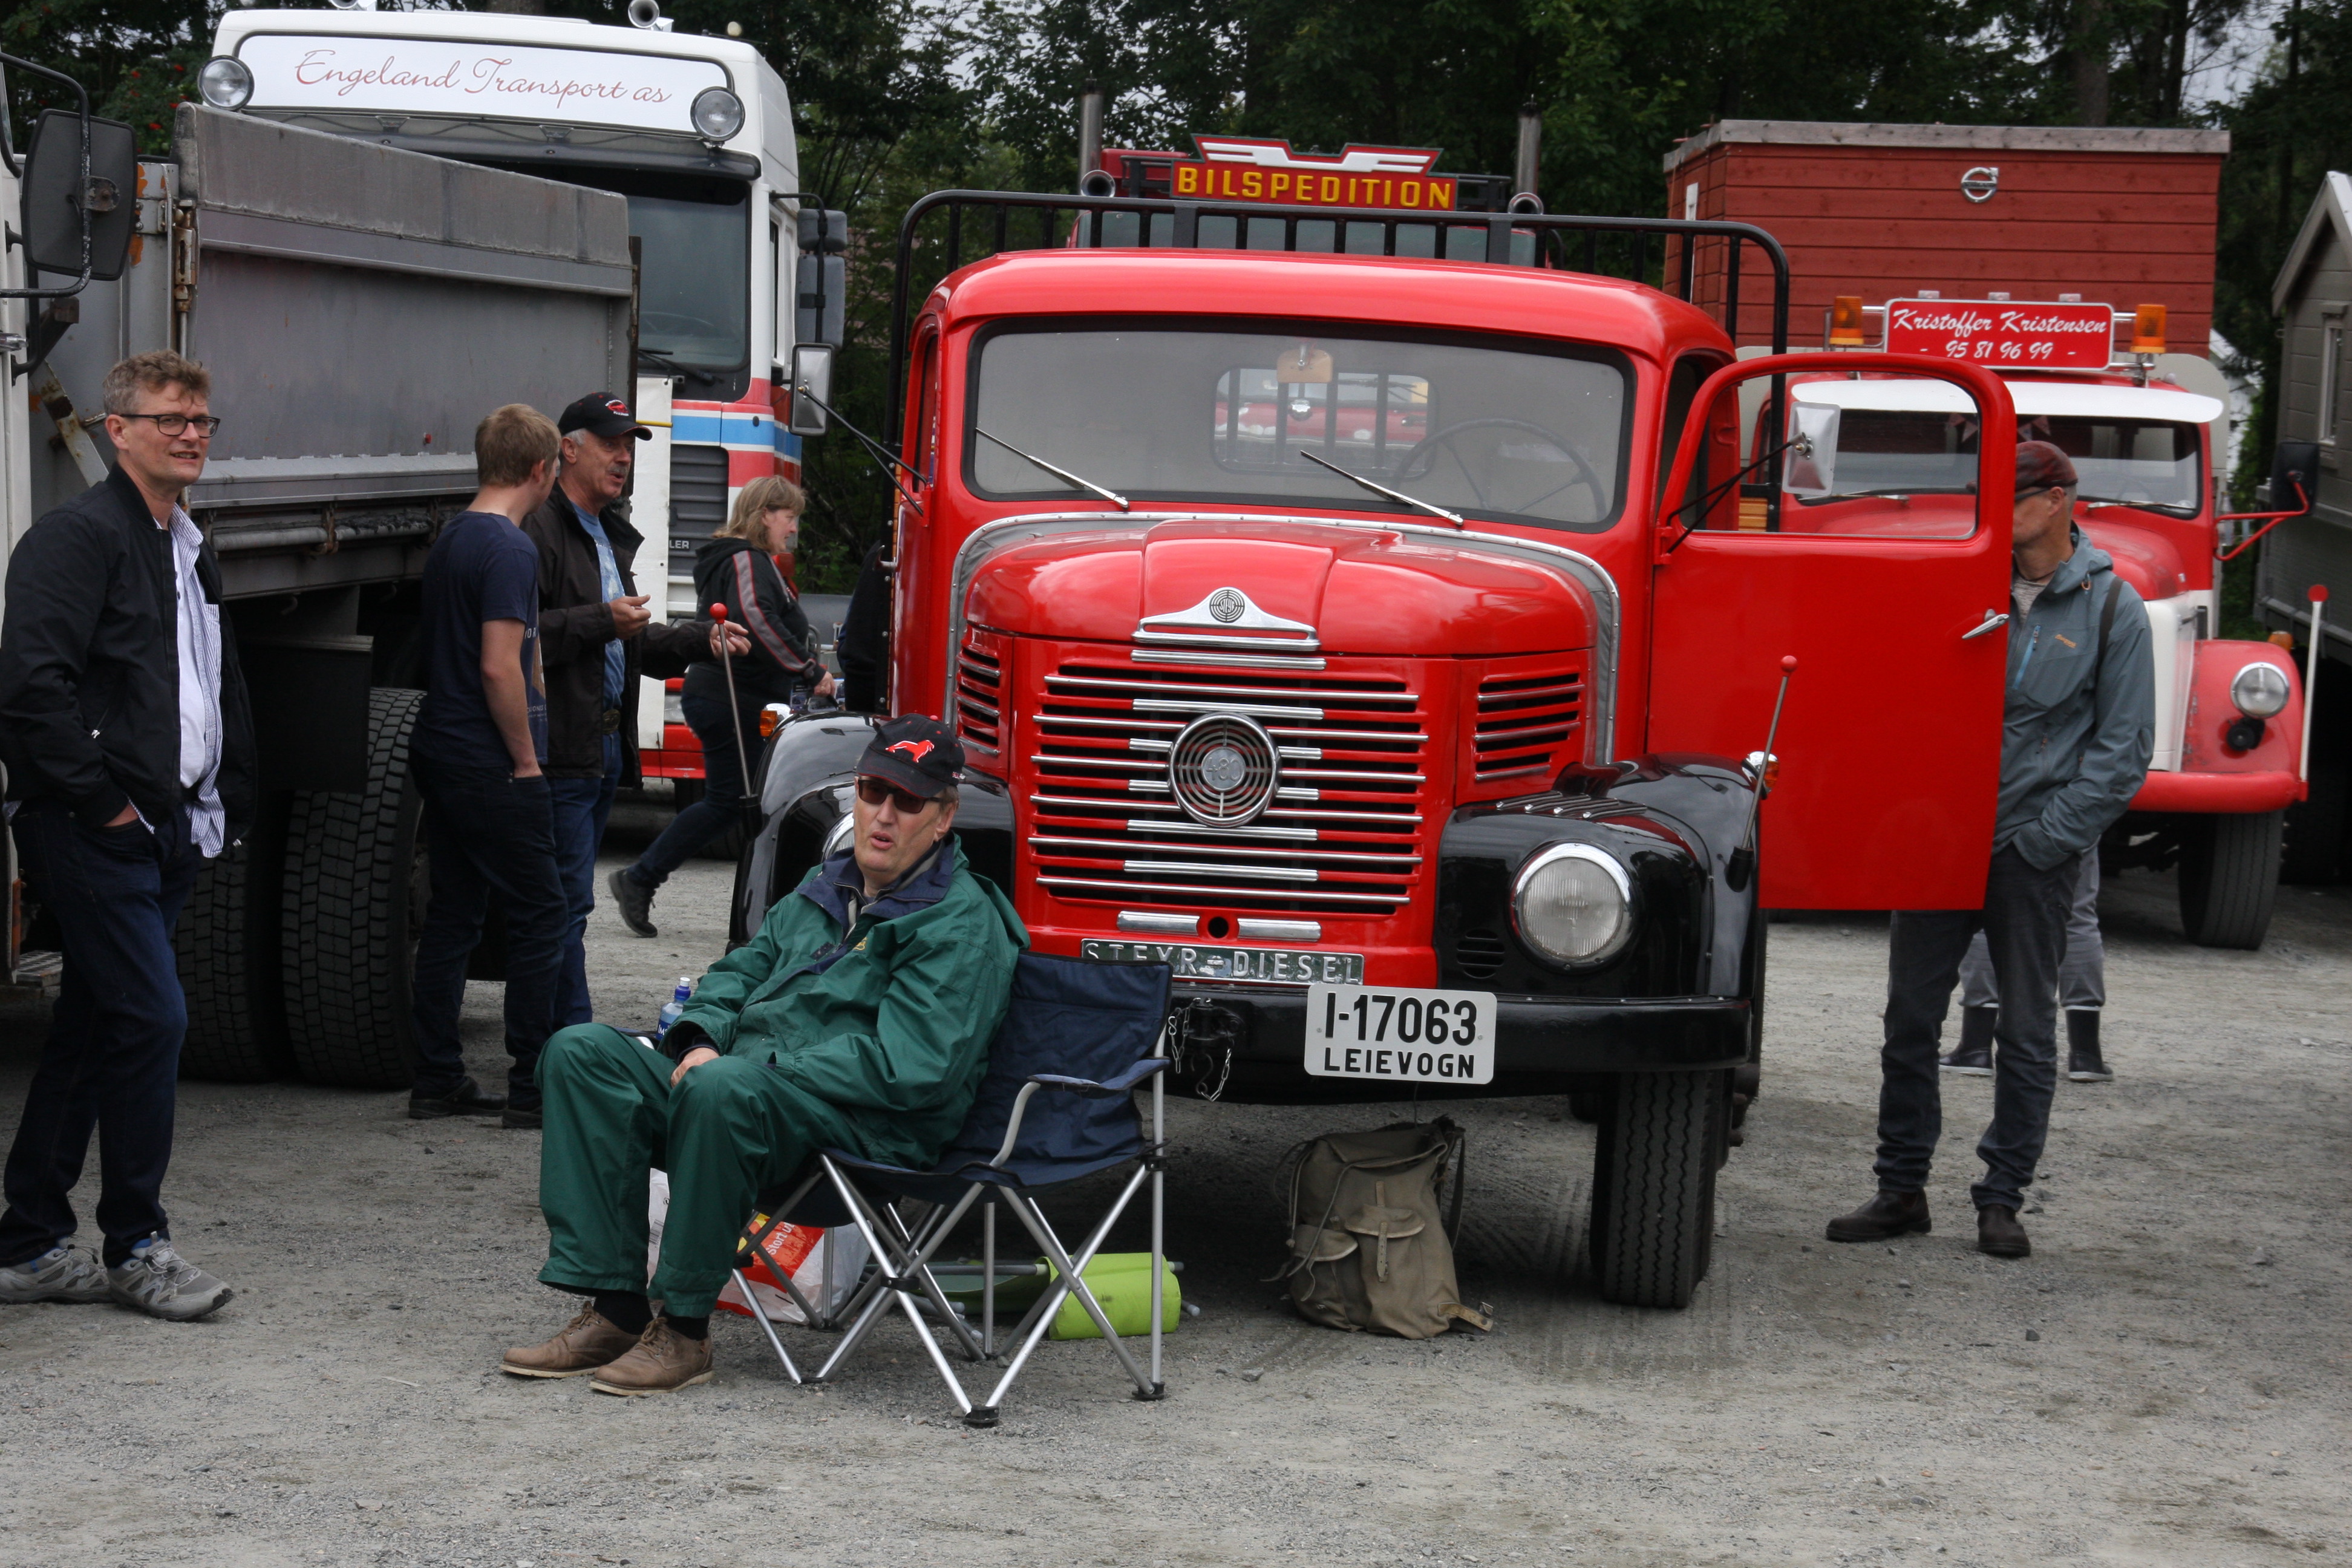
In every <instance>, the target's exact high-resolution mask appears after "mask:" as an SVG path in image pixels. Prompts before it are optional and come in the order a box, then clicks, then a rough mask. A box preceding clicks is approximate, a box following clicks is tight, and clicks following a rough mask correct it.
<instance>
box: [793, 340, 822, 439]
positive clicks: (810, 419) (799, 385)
mask: <svg viewBox="0 0 2352 1568" xmlns="http://www.w3.org/2000/svg"><path fill="white" fill-rule="evenodd" d="M792 394H793V418H792V423H791V424H790V425H789V426H786V428H787V429H789V430H791V431H792V433H793V435H795V436H822V435H824V431H825V424H826V420H825V412H824V405H828V404H830V403H832V402H833V345H832V344H831V343H796V344H794V345H793V384H792Z"/></svg>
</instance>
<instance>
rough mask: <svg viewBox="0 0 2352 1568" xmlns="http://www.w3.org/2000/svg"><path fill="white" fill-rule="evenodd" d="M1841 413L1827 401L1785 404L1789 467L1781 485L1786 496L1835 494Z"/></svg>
mask: <svg viewBox="0 0 2352 1568" xmlns="http://www.w3.org/2000/svg"><path fill="white" fill-rule="evenodd" d="M1843 412H1844V411H1843V409H1841V408H1839V407H1838V406H1837V405H1835V404H1830V403H1805V402H1794V403H1791V404H1790V405H1789V453H1788V465H1789V466H1788V470H1787V474H1786V477H1785V478H1783V479H1782V480H1781V486H1782V488H1783V489H1786V490H1788V492H1789V493H1790V495H1798V496H1816V497H1817V496H1826V495H1834V494H1836V493H1837V450H1838V423H1839V419H1840V416H1842V415H1843Z"/></svg>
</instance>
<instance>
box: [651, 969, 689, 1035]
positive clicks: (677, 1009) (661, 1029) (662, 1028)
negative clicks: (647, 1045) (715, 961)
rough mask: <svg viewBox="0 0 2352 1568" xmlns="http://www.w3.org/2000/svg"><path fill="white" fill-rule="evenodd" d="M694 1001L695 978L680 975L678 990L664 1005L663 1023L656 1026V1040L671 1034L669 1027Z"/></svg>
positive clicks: (671, 994) (672, 993)
mask: <svg viewBox="0 0 2352 1568" xmlns="http://www.w3.org/2000/svg"><path fill="white" fill-rule="evenodd" d="M693 999H694V976H692V975H690V974H681V975H679V976H678V977H677V990H675V991H673V992H671V993H670V994H669V1000H668V1001H667V1002H665V1003H663V1004H662V1010H661V1022H660V1023H658V1024H656V1026H654V1037H655V1038H656V1039H659V1038H660V1037H662V1036H664V1035H667V1034H668V1033H669V1026H671V1025H672V1024H675V1023H677V1017H678V1015H679V1014H681V1013H683V1012H685V1011H686V1005H687V1004H688V1002H690V1001H692V1000H693Z"/></svg>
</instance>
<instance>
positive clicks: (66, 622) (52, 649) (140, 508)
mask: <svg viewBox="0 0 2352 1568" xmlns="http://www.w3.org/2000/svg"><path fill="white" fill-rule="evenodd" d="M196 574H197V576H198V577H199V578H200V579H201V580H202V582H203V583H204V585H205V597H206V598H207V599H210V600H211V601H212V602H213V603H214V604H215V605H217V604H219V603H220V594H221V578H220V562H219V560H218V558H217V557H215V555H214V553H213V548H212V544H211V542H209V541H207V542H206V543H205V548H204V552H203V553H202V554H201V555H199V556H198V557H197V558H196ZM220 641H221V761H220V774H219V779H218V788H219V790H220V799H221V808H222V811H223V813H224V815H225V816H226V817H227V825H226V830H227V836H228V837H227V841H228V842H229V843H231V844H234V843H236V841H237V840H238V839H239V838H241V837H244V836H245V833H246V830H247V828H249V827H251V826H253V810H254V796H255V793H256V766H255V762H254V751H253V711H252V709H251V707H250V705H249V704H248V702H247V698H246V690H245V676H244V674H243V672H242V671H241V670H240V669H239V668H238V666H237V659H236V628H235V627H233V626H231V625H230V624H229V618H228V616H226V615H223V616H221V620H220ZM179 655H180V644H179V590H178V588H177V586H176V584H175V574H174V571H173V561H172V536H171V534H170V533H169V532H167V531H164V530H163V529H160V528H157V527H156V526H155V519H154V517H153V516H152V514H151V513H150V512H149V511H148V510H147V501H146V499H145V498H144V497H142V495H141V494H140V493H139V487H138V486H136V485H134V484H132V483H131V478H130V476H129V475H127V474H125V473H124V472H123V471H122V470H121V468H110V469H109V470H108V471H107V476H106V478H105V479H103V480H102V481H100V483H98V484H96V485H93V486H91V487H90V488H89V489H86V490H84V491H82V493H81V494H79V495H78V496H76V497H74V499H73V500H69V501H68V502H66V503H65V504H64V505H63V506H61V507H58V509H57V510H54V511H52V512H50V513H49V514H48V515H47V517H44V518H42V519H41V521H38V522H37V523H35V524H34V525H33V527H32V529H31V531H28V532H27V533H26V535H25V537H24V539H23V541H22V542H20V543H18V544H17V546H16V552H15V554H13V555H12V556H10V557H9V560H8V593H7V620H6V623H5V626H0V763H6V764H7V768H8V798H9V799H10V800H21V801H37V800H58V801H63V802H64V803H65V804H66V805H67V806H68V807H69V808H70V809H71V810H72V812H73V814H74V816H76V817H78V818H79V819H80V821H81V824H82V826H85V827H99V826H103V825H104V824H105V823H106V822H107V821H108V820H109V819H110V818H111V817H114V816H119V815H120V814H121V810H122V808H123V806H124V805H136V806H137V807H138V808H139V811H140V815H142V816H144V817H146V818H147V820H148V821H150V822H161V821H164V820H167V819H168V818H169V817H170V816H172V814H173V813H174V812H177V811H179V810H181V809H182V804H183V802H182V796H181V792H180V657H179Z"/></svg>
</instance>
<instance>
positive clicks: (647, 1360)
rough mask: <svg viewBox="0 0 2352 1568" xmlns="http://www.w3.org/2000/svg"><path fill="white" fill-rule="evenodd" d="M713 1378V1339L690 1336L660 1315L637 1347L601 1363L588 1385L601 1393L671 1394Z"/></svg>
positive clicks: (647, 1326) (650, 1324) (650, 1325)
mask: <svg viewBox="0 0 2352 1568" xmlns="http://www.w3.org/2000/svg"><path fill="white" fill-rule="evenodd" d="M709 1381H710V1342H709V1340H708V1339H699V1340H690V1339H688V1338H687V1337H686V1336H685V1335H684V1334H681V1333H679V1332H678V1331H677V1330H676V1329H673V1328H671V1327H670V1326H669V1320H668V1319H667V1318H656V1319H655V1320H654V1321H652V1322H651V1323H649V1324H647V1325H646V1333H645V1338H643V1339H641V1340H639V1341H638V1342H637V1343H636V1348H635V1349H634V1350H632V1351H630V1352H629V1353H628V1354H626V1355H625V1356H623V1357H621V1358H620V1359H619V1360H618V1361H615V1362H613V1363H610V1364H608V1365H605V1366H602V1367H599V1368H598V1369H597V1371H596V1376H595V1377H594V1379H593V1381H591V1382H590V1383H589V1384H588V1386H589V1387H591V1388H593V1389H594V1390H595V1391H596V1392H597V1393H599V1394H667V1393H669V1392H670V1391H671V1390H673V1389H679V1388H691V1387H693V1386H694V1385H695V1384H698V1383H709Z"/></svg>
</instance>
